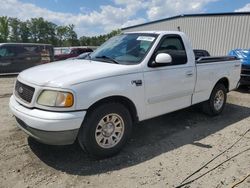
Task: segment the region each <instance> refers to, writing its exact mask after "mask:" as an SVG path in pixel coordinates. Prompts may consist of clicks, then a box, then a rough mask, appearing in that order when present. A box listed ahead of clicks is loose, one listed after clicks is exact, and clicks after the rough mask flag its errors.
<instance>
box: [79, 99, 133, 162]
mask: <svg viewBox="0 0 250 188" xmlns="http://www.w3.org/2000/svg"><path fill="white" fill-rule="evenodd" d="M131 132H132V118H131V115H130V113H129V111H128V109H127V108H126V107H125V106H123V105H122V104H120V103H106V104H102V105H100V106H98V107H96V108H95V109H94V110H92V111H90V112H89V114H87V116H86V119H85V121H84V122H83V124H82V126H81V128H80V130H79V133H78V142H79V144H80V146H81V147H82V149H83V150H84V151H86V152H87V153H88V154H89V155H91V156H93V157H95V158H97V159H102V158H107V157H111V156H113V155H115V154H117V153H118V152H120V151H121V149H122V148H123V147H124V145H125V144H126V143H127V141H128V140H129V138H130V136H131Z"/></svg>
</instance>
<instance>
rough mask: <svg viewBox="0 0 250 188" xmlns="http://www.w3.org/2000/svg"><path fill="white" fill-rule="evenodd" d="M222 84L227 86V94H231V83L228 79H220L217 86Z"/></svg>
mask: <svg viewBox="0 0 250 188" xmlns="http://www.w3.org/2000/svg"><path fill="white" fill-rule="evenodd" d="M218 83H221V84H223V85H224V86H225V88H226V90H227V92H229V81H228V79H227V78H222V79H220V80H219V81H218V82H217V83H216V84H218Z"/></svg>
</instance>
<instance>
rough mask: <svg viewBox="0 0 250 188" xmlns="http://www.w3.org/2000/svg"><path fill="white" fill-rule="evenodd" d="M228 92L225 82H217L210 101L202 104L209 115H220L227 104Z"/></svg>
mask: <svg viewBox="0 0 250 188" xmlns="http://www.w3.org/2000/svg"><path fill="white" fill-rule="evenodd" d="M226 100H227V92H226V88H225V86H224V85H223V84H220V83H219V84H217V85H216V86H215V87H214V89H213V91H212V93H211V96H210V98H209V100H208V101H206V102H204V103H203V104H202V110H203V111H204V112H205V113H206V114H209V115H212V116H215V115H219V114H220V113H221V112H222V111H223V109H224V107H225V104H226Z"/></svg>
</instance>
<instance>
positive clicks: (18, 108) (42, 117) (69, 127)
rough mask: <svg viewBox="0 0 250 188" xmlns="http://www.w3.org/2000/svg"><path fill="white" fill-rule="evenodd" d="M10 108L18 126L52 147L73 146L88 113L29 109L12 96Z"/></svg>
mask: <svg viewBox="0 0 250 188" xmlns="http://www.w3.org/2000/svg"><path fill="white" fill-rule="evenodd" d="M9 107H10V110H11V112H12V113H13V115H14V116H15V117H16V120H17V123H18V124H17V125H18V127H19V128H21V129H22V130H23V131H24V132H26V133H27V134H28V135H30V136H31V137H33V138H35V139H36V140H38V141H39V142H42V143H45V144H51V145H66V144H72V143H73V142H74V141H75V139H76V137H77V134H78V130H79V128H80V127H81V124H82V122H83V119H84V117H85V114H86V111H77V112H51V111H44V110H40V109H29V108H26V107H24V106H22V105H21V104H19V103H18V102H17V101H16V100H15V98H14V96H11V98H10V103H9Z"/></svg>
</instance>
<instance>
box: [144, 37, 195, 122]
mask: <svg viewBox="0 0 250 188" xmlns="http://www.w3.org/2000/svg"><path fill="white" fill-rule="evenodd" d="M159 53H167V54H169V55H170V56H171V57H172V62H171V63H170V64H165V65H162V64H157V63H156V62H155V58H156V56H157V54H159ZM144 81H145V112H146V114H145V115H146V119H148V118H151V117H155V116H159V115H162V114H165V113H168V112H172V111H175V110H178V109H182V108H184V107H188V106H190V105H191V98H192V94H193V90H194V86H195V67H194V65H193V62H189V61H188V57H187V53H186V50H185V46H184V43H183V41H182V38H181V36H179V35H166V36H164V37H163V38H162V39H161V41H160V43H159V45H158V46H157V47H156V50H155V52H154V54H153V55H152V57H151V59H150V62H149V64H148V67H147V68H146V70H145V72H144Z"/></svg>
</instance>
